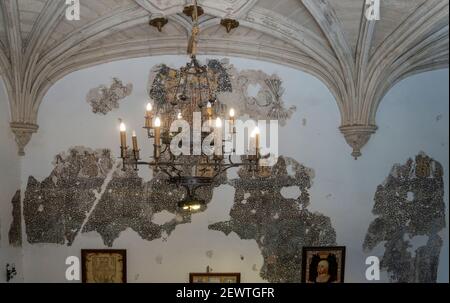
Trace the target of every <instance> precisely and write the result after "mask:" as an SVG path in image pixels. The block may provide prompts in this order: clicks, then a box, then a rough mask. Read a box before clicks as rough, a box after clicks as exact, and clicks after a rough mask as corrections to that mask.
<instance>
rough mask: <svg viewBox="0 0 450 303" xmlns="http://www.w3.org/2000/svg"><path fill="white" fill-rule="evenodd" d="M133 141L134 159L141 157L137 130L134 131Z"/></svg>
mask: <svg viewBox="0 0 450 303" xmlns="http://www.w3.org/2000/svg"><path fill="white" fill-rule="evenodd" d="M131 141H132V143H133V152H134V159H135V160H138V159H139V147H138V140H137V135H136V131H133V136H132V137H131Z"/></svg>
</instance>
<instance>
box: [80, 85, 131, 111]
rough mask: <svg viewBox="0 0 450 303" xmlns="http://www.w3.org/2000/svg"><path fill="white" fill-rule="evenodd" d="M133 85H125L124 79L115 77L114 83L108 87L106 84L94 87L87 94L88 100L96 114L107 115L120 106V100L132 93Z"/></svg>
mask: <svg viewBox="0 0 450 303" xmlns="http://www.w3.org/2000/svg"><path fill="white" fill-rule="evenodd" d="M132 91H133V85H132V84H131V83H130V84H127V85H126V86H125V85H123V83H122V81H121V80H119V79H117V78H113V83H112V84H111V86H110V87H109V88H108V87H106V86H105V85H100V86H99V87H96V88H93V89H91V90H90V91H89V93H88V94H87V96H86V101H87V102H88V103H89V104H90V105H91V107H92V112H93V113H94V114H102V115H106V114H107V113H109V112H110V111H112V110H114V109H118V108H119V101H120V100H122V99H124V98H126V97H128V96H129V95H131V93H132Z"/></svg>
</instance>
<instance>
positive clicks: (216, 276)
mask: <svg viewBox="0 0 450 303" xmlns="http://www.w3.org/2000/svg"><path fill="white" fill-rule="evenodd" d="M189 283H241V274H240V273H190V274H189Z"/></svg>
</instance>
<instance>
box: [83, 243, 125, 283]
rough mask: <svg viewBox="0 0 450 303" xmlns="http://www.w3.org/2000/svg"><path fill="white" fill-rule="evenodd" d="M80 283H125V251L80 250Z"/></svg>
mask: <svg viewBox="0 0 450 303" xmlns="http://www.w3.org/2000/svg"><path fill="white" fill-rule="evenodd" d="M81 275H82V283H127V251H126V250H124V249H82V250H81Z"/></svg>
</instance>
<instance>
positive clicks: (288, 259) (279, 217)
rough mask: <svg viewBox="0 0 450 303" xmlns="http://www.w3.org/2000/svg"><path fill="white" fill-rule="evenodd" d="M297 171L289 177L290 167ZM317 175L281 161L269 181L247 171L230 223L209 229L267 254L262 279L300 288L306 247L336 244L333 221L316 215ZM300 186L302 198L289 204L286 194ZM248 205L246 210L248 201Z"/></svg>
mask: <svg viewBox="0 0 450 303" xmlns="http://www.w3.org/2000/svg"><path fill="white" fill-rule="evenodd" d="M289 166H291V167H292V168H293V170H294V171H295V175H294V176H290V175H289V174H288V167H289ZM313 176H314V173H313V171H312V170H311V169H309V168H306V167H304V166H303V165H301V164H299V163H298V162H296V161H295V160H293V159H290V158H284V157H280V158H279V160H278V163H277V164H276V165H275V166H274V167H272V168H271V172H270V174H268V176H266V177H259V176H256V177H254V176H252V175H251V174H250V173H248V172H246V171H245V170H243V169H241V170H240V171H239V177H240V178H239V179H235V180H231V181H230V182H229V183H230V184H231V185H232V186H234V187H235V188H236V193H235V199H234V205H233V208H232V209H231V211H230V217H231V220H230V221H226V222H219V223H216V224H212V225H210V226H209V228H210V229H212V230H218V231H222V232H223V233H225V234H226V235H229V234H230V233H231V232H235V233H236V234H237V235H238V236H239V237H240V238H241V239H243V240H249V239H253V240H255V241H256V243H257V244H258V246H259V248H260V249H261V253H262V255H263V258H264V265H263V267H262V268H261V272H260V275H261V277H262V278H263V279H266V280H268V281H269V282H300V281H301V263H302V262H301V261H302V260H301V258H302V247H303V246H331V245H335V244H336V232H335V230H334V229H333V227H332V226H331V221H330V218H328V217H326V216H324V215H322V214H319V213H311V212H309V211H308V210H307V209H306V208H307V206H308V205H309V202H310V199H309V193H308V190H309V189H310V187H311V182H312V178H313ZM290 186H296V187H297V188H298V189H299V190H300V193H301V194H300V196H298V197H297V198H296V199H287V198H284V197H283V196H282V194H281V189H282V188H284V187H290ZM244 198H245V200H246V201H247V203H245V204H243V203H242V202H241V201H242V200H244Z"/></svg>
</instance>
